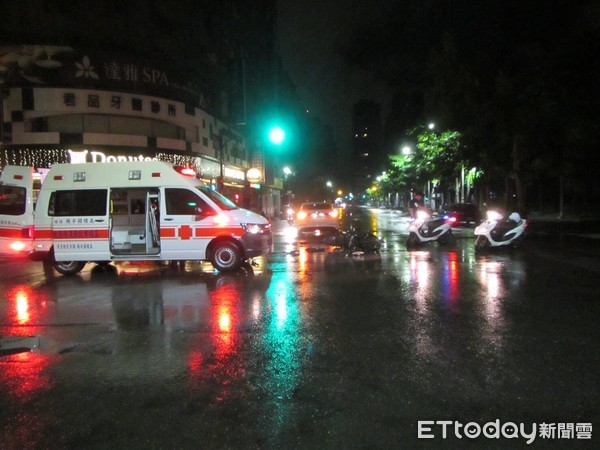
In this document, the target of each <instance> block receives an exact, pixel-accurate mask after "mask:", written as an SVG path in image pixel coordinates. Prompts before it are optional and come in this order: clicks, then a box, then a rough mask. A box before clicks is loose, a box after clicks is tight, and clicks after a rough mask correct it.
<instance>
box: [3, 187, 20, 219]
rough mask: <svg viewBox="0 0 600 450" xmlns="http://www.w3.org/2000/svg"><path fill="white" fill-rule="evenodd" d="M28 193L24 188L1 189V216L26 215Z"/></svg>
mask: <svg viewBox="0 0 600 450" xmlns="http://www.w3.org/2000/svg"><path fill="white" fill-rule="evenodd" d="M25 198H26V191H25V188H24V187H15V186H1V187H0V214H5V215H7V216H20V215H22V214H25Z"/></svg>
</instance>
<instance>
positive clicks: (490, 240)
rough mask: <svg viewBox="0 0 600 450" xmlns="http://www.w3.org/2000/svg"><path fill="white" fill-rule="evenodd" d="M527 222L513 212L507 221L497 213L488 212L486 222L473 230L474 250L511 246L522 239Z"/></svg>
mask: <svg viewBox="0 0 600 450" xmlns="http://www.w3.org/2000/svg"><path fill="white" fill-rule="evenodd" d="M525 228H527V221H526V220H525V219H522V218H521V216H520V215H519V213H516V212H513V213H512V214H511V215H510V216H508V219H504V216H503V215H502V214H500V213H499V212H498V211H493V210H491V211H488V212H487V220H486V221H485V222H483V223H482V224H481V225H479V226H478V227H477V228H475V236H477V238H476V239H475V250H482V249H484V248H492V247H502V246H513V247H516V246H517V244H518V243H519V242H520V240H521V239H522V238H523V233H524V232H525Z"/></svg>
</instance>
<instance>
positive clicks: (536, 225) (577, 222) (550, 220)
mask: <svg viewBox="0 0 600 450" xmlns="http://www.w3.org/2000/svg"><path fill="white" fill-rule="evenodd" d="M527 221H528V222H529V226H528V228H527V231H528V232H530V233H531V232H533V233H563V234H575V235H581V236H586V237H590V238H594V239H600V217H582V216H575V215H570V216H565V217H564V218H562V219H561V218H559V217H558V215H557V214H545V215H539V216H532V217H529V218H528V219H527Z"/></svg>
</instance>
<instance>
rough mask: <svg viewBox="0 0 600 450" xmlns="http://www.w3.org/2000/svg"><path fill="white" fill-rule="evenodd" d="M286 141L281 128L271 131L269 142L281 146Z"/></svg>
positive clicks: (274, 128)
mask: <svg viewBox="0 0 600 450" xmlns="http://www.w3.org/2000/svg"><path fill="white" fill-rule="evenodd" d="M284 140H285V131H283V128H281V127H273V128H271V129H270V130H269V141H271V143H273V144H275V145H281V144H282V143H283V141H284Z"/></svg>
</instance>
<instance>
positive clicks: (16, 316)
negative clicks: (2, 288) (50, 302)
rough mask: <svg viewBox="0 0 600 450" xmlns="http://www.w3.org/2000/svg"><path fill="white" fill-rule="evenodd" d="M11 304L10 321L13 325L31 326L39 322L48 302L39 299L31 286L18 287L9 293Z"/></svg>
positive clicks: (8, 297)
mask: <svg viewBox="0 0 600 450" xmlns="http://www.w3.org/2000/svg"><path fill="white" fill-rule="evenodd" d="M6 296H7V300H8V302H9V305H10V306H9V311H10V313H9V320H10V321H11V323H12V324H13V325H29V324H31V323H33V322H35V321H39V318H40V316H41V315H42V313H43V312H44V310H45V308H46V306H47V302H46V299H45V298H44V297H39V296H38V294H37V293H36V292H35V291H34V290H33V289H32V287H31V286H27V285H23V284H20V285H17V286H15V287H13V288H12V289H11V290H9V291H8V293H7V295H6Z"/></svg>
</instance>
